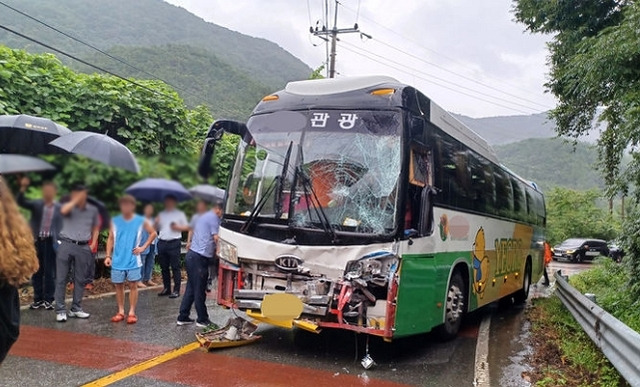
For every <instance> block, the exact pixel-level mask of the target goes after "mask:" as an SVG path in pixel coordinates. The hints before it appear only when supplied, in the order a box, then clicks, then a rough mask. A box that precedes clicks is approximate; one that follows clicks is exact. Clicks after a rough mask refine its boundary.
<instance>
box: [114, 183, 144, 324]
mask: <svg viewBox="0 0 640 387" xmlns="http://www.w3.org/2000/svg"><path fill="white" fill-rule="evenodd" d="M135 210H136V199H135V198H134V197H133V196H131V195H124V196H122V197H121V198H120V215H119V216H116V217H115V218H113V220H112V221H111V228H110V230H109V239H108V240H107V257H106V259H105V261H104V264H105V266H107V267H109V266H110V267H111V282H113V283H114V285H115V286H116V300H117V303H118V313H117V314H116V315H115V316H113V317H112V318H111V321H112V322H120V321H123V320H124V319H125V315H124V283H125V281H128V282H129V314H128V315H127V316H126V320H127V324H135V323H137V322H138V317H137V316H136V304H137V303H138V281H140V280H141V279H142V258H141V257H140V255H141V254H142V253H143V252H144V251H145V250H147V249H148V248H149V246H151V244H152V243H153V241H154V240H155V239H156V230H154V228H153V226H152V225H151V223H150V222H148V221H147V220H146V219H145V217H144V216H141V215H137V214H136V213H135ZM143 231H144V232H146V233H147V234H148V237H147V239H146V240H145V241H144V242H142V233H143ZM112 254H113V255H112Z"/></svg>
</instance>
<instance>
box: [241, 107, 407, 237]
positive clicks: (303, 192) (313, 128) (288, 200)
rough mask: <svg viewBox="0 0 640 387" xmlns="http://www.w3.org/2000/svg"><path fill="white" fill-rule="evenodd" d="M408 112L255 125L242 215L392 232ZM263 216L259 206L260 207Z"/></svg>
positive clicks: (292, 118)
mask: <svg viewBox="0 0 640 387" xmlns="http://www.w3.org/2000/svg"><path fill="white" fill-rule="evenodd" d="M401 117H402V116H401V114H400V113H398V112H389V111H334V110H327V111H310V112H275V113H270V114H266V115H260V116H254V117H252V118H251V120H250V121H249V123H248V127H249V130H250V132H251V134H252V136H253V139H254V141H253V143H252V145H250V146H249V147H248V149H247V150H246V153H245V159H244V164H243V165H242V178H241V179H240V182H239V184H240V187H238V188H239V189H238V192H240V193H241V194H239V195H238V197H237V199H236V202H235V208H234V213H235V214H238V215H245V216H248V215H250V214H251V213H252V211H255V209H260V211H259V213H258V215H259V216H260V217H261V218H272V219H274V218H279V219H289V223H290V224H291V225H293V226H296V227H325V226H326V227H328V226H329V225H330V227H331V228H334V229H337V230H343V231H356V232H362V233H385V232H390V231H391V230H393V228H394V225H395V218H394V214H395V207H396V199H397V194H396V191H397V184H398V176H399V174H400V166H401V163H400V149H401V147H400V145H401V138H400V136H399V134H400V123H401ZM256 213H257V211H256Z"/></svg>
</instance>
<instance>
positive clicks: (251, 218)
mask: <svg viewBox="0 0 640 387" xmlns="http://www.w3.org/2000/svg"><path fill="white" fill-rule="evenodd" d="M276 180H277V178H276V179H274V180H273V181H272V182H271V184H269V187H267V190H266V191H265V193H264V195H263V196H262V197H261V198H260V200H259V201H258V203H257V204H256V206H255V207H254V208H253V210H252V211H251V214H249V219H247V220H246V222H244V224H243V225H242V227H241V228H240V232H242V233H247V232H249V228H250V227H251V225H252V224H253V222H255V220H256V218H257V217H258V214H259V213H260V211H262V208H264V205H265V204H266V203H267V198H268V197H269V196H271V194H272V193H273V190H274V188H275V187H276V184H275V183H276Z"/></svg>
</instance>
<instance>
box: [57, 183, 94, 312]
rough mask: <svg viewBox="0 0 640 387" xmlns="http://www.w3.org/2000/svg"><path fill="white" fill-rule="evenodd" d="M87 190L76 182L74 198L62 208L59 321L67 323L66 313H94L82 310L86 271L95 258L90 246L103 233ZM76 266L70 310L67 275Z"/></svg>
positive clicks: (58, 272)
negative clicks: (66, 297) (66, 300)
mask: <svg viewBox="0 0 640 387" xmlns="http://www.w3.org/2000/svg"><path fill="white" fill-rule="evenodd" d="M87 198H88V190H87V188H86V187H85V186H84V185H76V186H75V187H73V189H72V190H71V200H69V201H68V202H66V203H64V204H63V205H62V207H60V213H61V214H62V230H60V235H59V242H60V245H59V247H58V256H57V259H56V292H55V301H56V321H58V322H65V321H67V316H69V317H75V318H81V319H86V318H89V317H90V316H91V315H90V314H89V313H87V312H85V311H84V310H82V298H83V297H84V287H85V285H86V284H87V278H86V276H87V273H88V271H89V268H90V267H91V265H92V263H93V262H92V261H93V260H94V258H93V254H92V253H91V249H92V248H93V247H94V245H96V244H97V243H98V235H99V234H100V221H99V219H98V215H99V211H98V208H97V207H96V206H94V205H93V204H91V203H89V202H88V201H87ZM71 266H73V269H74V279H73V282H74V286H73V302H72V304H71V309H70V310H69V312H68V313H67V307H66V305H65V295H66V287H67V286H66V285H67V274H68V273H69V268H70V267H71Z"/></svg>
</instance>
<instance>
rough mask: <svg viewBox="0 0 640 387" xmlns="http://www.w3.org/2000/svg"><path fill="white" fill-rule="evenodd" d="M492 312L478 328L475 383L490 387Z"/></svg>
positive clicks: (477, 385) (475, 384)
mask: <svg viewBox="0 0 640 387" xmlns="http://www.w3.org/2000/svg"><path fill="white" fill-rule="evenodd" d="M490 327H491V314H487V315H486V316H485V317H484V318H483V319H482V322H481V323H480V328H479V329H478V344H476V360H475V371H474V377H473V385H474V386H475V387H490V386H491V383H490V382H489V333H490Z"/></svg>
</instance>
